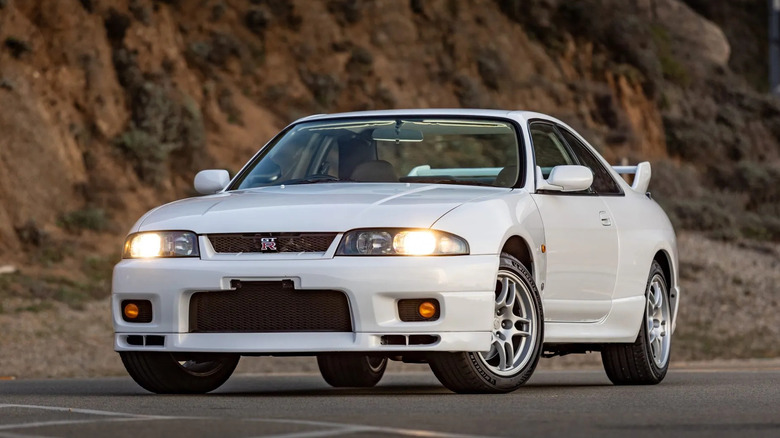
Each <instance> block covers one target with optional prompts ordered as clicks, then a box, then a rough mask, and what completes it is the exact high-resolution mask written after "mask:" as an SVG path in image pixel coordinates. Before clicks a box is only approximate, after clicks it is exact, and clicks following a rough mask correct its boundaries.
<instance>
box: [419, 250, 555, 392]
mask: <svg viewBox="0 0 780 438" xmlns="http://www.w3.org/2000/svg"><path fill="white" fill-rule="evenodd" d="M543 315H544V310H543V309H542V299H541V297H540V296H539V291H538V290H537V289H536V284H535V283H534V279H533V276H532V275H531V273H530V272H529V271H528V269H527V268H526V267H525V266H524V265H523V264H522V263H520V261H519V260H517V259H516V258H514V257H513V256H511V255H509V254H506V253H501V259H500V261H499V265H498V273H497V275H496V287H495V296H494V307H493V317H492V323H493V330H492V336H491V344H490V349H489V350H488V351H481V352H454V353H449V352H442V353H432V354H430V355H429V356H428V364H429V365H430V366H431V370H433V373H434V374H436V377H437V378H438V379H439V381H440V382H441V383H442V384H444V386H446V387H447V388H449V389H451V390H453V391H455V392H461V393H480V392H481V393H500V392H510V391H514V390H515V389H517V388H519V387H520V386H521V385H522V384H523V383H525V382H526V381H527V380H528V378H530V377H531V374H533V372H534V370H535V369H536V364H537V363H538V362H539V357H540V356H541V353H542V340H543V339H544V323H543V321H544V316H543ZM485 317H488V318H489V317H490V315H485ZM486 347H487V346H486Z"/></svg>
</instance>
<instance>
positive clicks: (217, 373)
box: [119, 351, 240, 394]
mask: <svg viewBox="0 0 780 438" xmlns="http://www.w3.org/2000/svg"><path fill="white" fill-rule="evenodd" d="M119 355H120V357H121V358H122V363H123V364H124V365H125V369H126V370H127V372H128V373H129V374H130V377H132V378H133V380H135V381H136V383H138V384H139V385H141V387H143V388H144V389H146V390H147V391H151V392H156V393H158V394H202V393H206V392H210V391H213V390H215V389H217V388H219V387H220V386H222V384H223V383H225V381H227V379H228V378H229V377H230V375H231V374H233V370H235V369H236V365H238V360H239V359H240V356H239V355H237V354H210V353H186V354H173V353H166V352H149V351H122V352H120V353H119Z"/></svg>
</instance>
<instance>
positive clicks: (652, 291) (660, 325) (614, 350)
mask: <svg viewBox="0 0 780 438" xmlns="http://www.w3.org/2000/svg"><path fill="white" fill-rule="evenodd" d="M668 285H669V283H668V282H667V281H666V278H665V276H664V270H663V269H662V268H661V265H660V264H659V263H658V261H653V264H652V265H651V266H650V274H649V275H648V276H647V287H646V288H645V314H644V315H642V323H641V324H640V325H639V333H638V334H637V336H636V341H634V342H633V343H631V344H617V343H615V344H604V345H602V347H601V360H602V362H603V363H604V371H606V372H607V377H609V380H611V381H612V383H614V384H615V385H655V384H657V383H659V382H661V380H663V379H664V377H665V376H666V372H667V370H668V369H669V357H670V354H671V348H672V326H671V325H672V320H671V316H672V313H671V305H670V302H669V289H668V288H669V286H668Z"/></svg>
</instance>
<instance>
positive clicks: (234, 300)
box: [190, 281, 352, 333]
mask: <svg viewBox="0 0 780 438" xmlns="http://www.w3.org/2000/svg"><path fill="white" fill-rule="evenodd" d="M351 331H352V318H351V317H350V313H349V304H348V302H347V297H346V295H344V293H342V292H339V291H334V290H295V289H293V288H288V287H284V286H283V284H282V282H280V281H278V282H277V281H257V282H242V283H241V285H240V287H239V288H238V289H237V290H231V291H220V292H197V293H195V294H193V295H192V299H191V300H190V332H191V333H196V332H199V333H209V332H211V333H214V332H217V333H219V332H221V333H224V332H254V333H262V332H351Z"/></svg>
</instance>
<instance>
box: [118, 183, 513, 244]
mask: <svg viewBox="0 0 780 438" xmlns="http://www.w3.org/2000/svg"><path fill="white" fill-rule="evenodd" d="M509 190H510V189H502V188H493V187H476V186H445V185H431V184H403V183H359V184H358V183H320V184H304V185H292V186H286V187H285V186H273V187H263V188H256V189H249V190H239V191H232V192H227V193H220V194H216V195H211V196H204V197H199V198H190V199H184V200H181V201H176V202H172V203H170V204H166V205H163V206H161V207H158V208H157V209H155V210H152V211H150V212H149V213H147V214H146V216H144V217H143V218H141V220H139V222H138V224H137V225H136V227H134V229H133V231H154V230H190V231H194V232H196V233H198V234H208V233H245V232H317V231H329V232H341V231H347V230H350V229H355V228H365V227H372V228H382V227H402V228H428V227H430V226H431V225H432V224H433V223H434V222H436V220H437V219H439V218H440V217H441V216H443V215H444V214H446V213H447V212H448V211H450V210H452V209H454V208H456V207H458V206H459V205H461V204H463V203H464V202H469V201H474V200H476V199H482V198H486V197H492V196H497V195H500V194H504V193H506V192H508V191H509Z"/></svg>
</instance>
